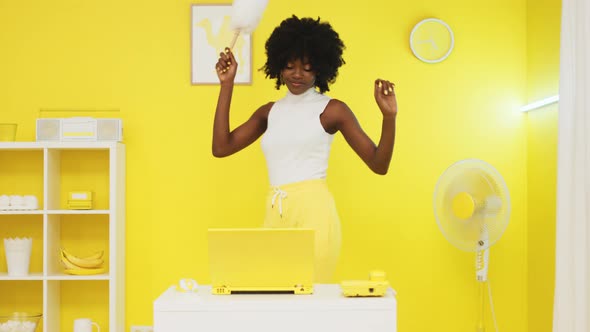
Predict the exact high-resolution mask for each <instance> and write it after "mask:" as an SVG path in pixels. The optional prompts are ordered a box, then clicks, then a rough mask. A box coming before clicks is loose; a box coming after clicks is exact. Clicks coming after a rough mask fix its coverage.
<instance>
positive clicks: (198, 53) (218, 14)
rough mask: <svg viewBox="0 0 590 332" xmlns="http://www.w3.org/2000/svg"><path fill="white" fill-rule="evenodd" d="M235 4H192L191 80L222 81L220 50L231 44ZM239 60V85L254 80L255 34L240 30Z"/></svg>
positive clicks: (237, 45) (235, 48) (236, 46)
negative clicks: (253, 46)
mask: <svg viewBox="0 0 590 332" xmlns="http://www.w3.org/2000/svg"><path fill="white" fill-rule="evenodd" d="M231 9H232V7H231V4H193V5H191V83H192V84H193V85H195V84H219V79H218V78H217V73H216V71H215V64H216V63H217V59H218V58H219V53H221V52H223V51H224V49H225V48H226V47H229V44H230V43H231V41H232V39H233V37H234V31H233V30H232V29H231V27H230V21H231ZM232 51H233V53H234V56H235V57H236V61H237V62H238V72H237V73H236V79H235V83H236V84H251V83H252V36H251V34H246V33H240V35H239V36H238V39H237V40H236V43H235V45H234V47H233V49H232Z"/></svg>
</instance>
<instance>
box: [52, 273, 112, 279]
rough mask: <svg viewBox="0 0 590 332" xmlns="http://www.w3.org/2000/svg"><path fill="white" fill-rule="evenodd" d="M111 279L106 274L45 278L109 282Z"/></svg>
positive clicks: (58, 275)
mask: <svg viewBox="0 0 590 332" xmlns="http://www.w3.org/2000/svg"><path fill="white" fill-rule="evenodd" d="M110 278H111V277H110V276H109V274H108V273H103V274H95V275H91V276H76V275H71V274H65V273H62V274H52V275H49V276H47V277H46V278H45V279H47V280H109V279H110Z"/></svg>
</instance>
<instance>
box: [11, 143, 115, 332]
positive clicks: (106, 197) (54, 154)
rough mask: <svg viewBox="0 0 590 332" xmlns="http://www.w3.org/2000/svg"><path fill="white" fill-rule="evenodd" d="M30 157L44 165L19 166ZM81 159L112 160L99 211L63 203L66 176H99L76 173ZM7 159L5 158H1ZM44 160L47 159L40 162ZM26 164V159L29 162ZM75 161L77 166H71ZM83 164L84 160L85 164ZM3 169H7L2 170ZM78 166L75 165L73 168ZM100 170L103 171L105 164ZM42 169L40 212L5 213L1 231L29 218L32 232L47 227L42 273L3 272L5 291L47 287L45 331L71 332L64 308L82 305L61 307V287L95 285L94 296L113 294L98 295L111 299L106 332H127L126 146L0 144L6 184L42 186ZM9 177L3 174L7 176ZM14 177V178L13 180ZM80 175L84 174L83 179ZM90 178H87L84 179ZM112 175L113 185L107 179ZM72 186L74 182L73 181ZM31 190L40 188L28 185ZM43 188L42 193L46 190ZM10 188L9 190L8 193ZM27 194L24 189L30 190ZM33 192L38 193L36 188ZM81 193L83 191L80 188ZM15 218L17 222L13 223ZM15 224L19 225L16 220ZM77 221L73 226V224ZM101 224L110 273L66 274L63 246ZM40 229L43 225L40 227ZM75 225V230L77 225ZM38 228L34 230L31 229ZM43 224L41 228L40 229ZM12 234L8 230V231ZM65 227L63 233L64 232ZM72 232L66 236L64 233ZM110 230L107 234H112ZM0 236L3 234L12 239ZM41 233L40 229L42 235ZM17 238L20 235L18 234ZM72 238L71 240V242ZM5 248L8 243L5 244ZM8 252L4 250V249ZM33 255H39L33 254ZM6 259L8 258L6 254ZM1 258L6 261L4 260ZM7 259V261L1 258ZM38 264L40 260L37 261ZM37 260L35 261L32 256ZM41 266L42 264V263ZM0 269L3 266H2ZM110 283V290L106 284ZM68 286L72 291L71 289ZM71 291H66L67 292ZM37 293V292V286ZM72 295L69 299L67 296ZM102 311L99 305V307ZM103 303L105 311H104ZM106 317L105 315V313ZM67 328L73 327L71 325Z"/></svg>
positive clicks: (107, 163) (43, 298)
mask: <svg viewBox="0 0 590 332" xmlns="http://www.w3.org/2000/svg"><path fill="white" fill-rule="evenodd" d="M21 153H22V156H26V158H28V159H31V160H34V161H37V160H39V161H40V162H42V166H41V165H30V166H29V165H28V163H25V162H22V161H21V162H20V164H19V160H18V158H19V156H20V155H21ZM78 153H79V154H80V156H81V157H80V158H84V156H86V154H87V153H98V154H99V155H100V156H101V157H104V158H102V159H106V158H108V162H105V163H101V165H103V166H102V167H106V168H108V169H107V170H99V171H98V172H101V173H100V174H105V176H104V177H103V178H105V179H103V180H104V182H106V181H108V188H107V189H106V190H107V191H108V193H97V194H102V196H101V197H102V198H103V202H105V203H104V204H102V205H106V204H107V203H106V202H108V206H96V208H97V209H96V210H68V209H66V206H65V204H64V197H65V195H66V192H65V191H68V190H70V188H69V187H68V188H65V189H64V188H62V187H61V186H62V183H63V179H62V177H63V176H64V174H65V173H66V172H67V174H68V176H70V177H71V176H72V174H73V175H74V176H78V175H79V176H80V177H86V179H87V181H88V179H91V178H92V177H93V176H96V174H95V173H96V172H97V170H96V169H95V168H94V166H92V167H89V168H90V169H84V168H81V169H80V170H77V169H76V155H77V154H78ZM2 154H5V155H4V158H3V157H2ZM64 154H67V166H66V167H67V168H68V169H67V171H64V170H63V169H62V162H63V160H64V158H62V155H64ZM41 156H42V157H41ZM28 159H27V160H28ZM72 160H73V161H72ZM80 161H81V162H82V161H83V160H80ZM11 162H14V163H15V164H16V165H17V166H21V168H27V169H25V170H23V171H22V172H21V171H20V169H19V167H17V166H15V167H11V166H10V165H9V164H10V163H11ZM2 164H4V165H2ZM83 164H85V165H93V164H92V162H89V161H84V163H83ZM72 165H74V166H72ZM98 167H101V166H100V165H99V166H98ZM41 169H42V184H38V185H36V186H37V188H38V189H37V191H38V192H39V196H41V195H42V199H39V205H40V206H39V210H33V211H0V231H2V228H3V225H2V224H3V222H8V221H7V220H11V221H10V222H11V227H12V229H18V227H19V226H18V221H19V218H28V219H27V220H29V219H32V221H30V222H28V227H33V228H36V227H39V228H41V227H42V237H41V236H39V238H41V239H42V242H43V243H42V250H41V251H42V256H43V257H42V262H43V263H42V266H43V267H42V271H35V270H32V271H31V273H30V274H29V275H28V276H26V277H18V278H15V277H9V276H8V273H7V270H2V269H0V286H1V285H2V283H3V282H18V283H17V285H22V284H23V283H25V286H20V287H27V286H26V283H28V282H42V285H43V286H42V289H43V294H42V303H43V304H42V310H43V332H62V331H71V329H72V326H60V325H61V322H62V321H63V320H64V319H65V320H68V318H64V317H68V316H67V315H66V314H64V313H63V312H62V311H65V310H66V309H65V307H68V306H69V307H72V306H83V305H84V304H80V303H78V302H76V303H75V304H74V305H71V304H69V303H62V298H61V294H62V293H63V292H62V287H66V285H69V284H68V283H70V284H71V283H74V289H78V288H82V289H84V287H78V288H76V286H79V285H80V284H75V283H78V282H80V283H84V282H90V284H89V285H90V286H89V287H90V288H93V287H94V288H95V289H94V290H90V291H91V292H93V293H92V294H93V295H95V294H96V292H97V290H96V289H98V291H99V292H100V291H104V292H108V295H106V294H99V295H100V297H101V298H108V308H104V310H103V311H105V312H106V310H108V326H105V325H107V324H105V322H103V323H102V324H101V331H103V332H104V331H110V332H120V331H124V330H125V317H124V314H125V146H124V145H123V144H121V143H117V142H0V177H1V179H5V180H6V179H8V181H7V182H10V181H11V180H12V179H15V180H14V181H15V183H16V181H21V182H23V183H25V182H26V183H29V182H35V181H40V180H39V179H40V178H41V174H37V173H41ZM2 172H4V174H2ZM11 172H14V173H15V174H14V175H12V174H11ZM27 172H30V173H31V174H30V178H31V180H30V181H26V180H27ZM78 173H79V174H78ZM85 173H87V174H85ZM106 176H108V180H106ZM69 181H70V182H75V181H72V180H71V179H70V180H69ZM15 183H13V184H12V185H11V186H12V187H13V188H14V187H15V186H18V183H16V184H15ZM28 186H29V187H28V188H25V189H29V191H31V189H30V188H33V187H34V186H35V184H34V183H33V184H30V183H29V184H28ZM41 186H42V190H41ZM2 189H3V187H2V184H1V183H0V194H11V193H3V192H2ZM4 189H5V188H4ZM25 189H23V190H25ZM32 190H35V188H33V189H32ZM76 190H82V189H76ZM11 217H14V218H11ZM13 220H15V221H16V224H15V222H14V221H13ZM72 220H73V221H74V223H73V222H72ZM97 220H98V222H99V223H100V224H101V226H99V227H103V228H104V229H105V232H104V234H102V233H101V234H102V235H99V236H104V237H106V236H108V239H100V241H102V242H104V243H105V244H108V247H107V248H104V249H105V255H106V254H108V256H106V257H105V262H106V263H105V267H106V271H107V272H106V273H105V274H100V275H91V276H75V275H68V274H64V272H63V270H64V268H63V267H62V266H61V264H60V262H59V259H58V257H59V255H58V253H59V248H60V247H62V246H63V241H72V240H75V241H84V239H83V238H80V239H77V238H76V239H72V238H71V237H75V236H72V234H73V233H75V232H76V231H77V230H78V229H80V230H83V229H84V227H85V226H86V227H90V226H91V225H89V224H87V223H96V222H97ZM37 224H38V226H37ZM72 224H74V226H72ZM15 225H16V226H15ZM31 225H34V226H31ZM41 225H42V226H41ZM6 228H7V229H8V227H6ZM62 228H63V229H62ZM65 229H67V232H64V230H65ZM107 229H108V230H107ZM9 231H10V230H8V231H5V232H4V233H2V232H0V235H4V236H10V235H9V234H6V232H9ZM39 232H41V230H39ZM15 236H16V235H15ZM68 237H70V238H68ZM0 246H2V247H3V243H0ZM2 249H3V248H2ZM33 255H35V252H34V251H33ZM2 256H3V255H2ZM0 257H1V256H0ZM2 259H4V258H3V257H2ZM37 259H39V257H37ZM31 260H33V257H31ZM39 265H40V264H39ZM0 266H1V265H0ZM93 282H100V283H105V285H103V287H98V288H97V287H96V284H94V283H93ZM106 283H108V286H107V285H106ZM68 287H69V286H68ZM68 287H66V288H68ZM33 288H35V287H33ZM68 296H70V295H68ZM5 301H10V298H9V299H6V298H4V299H3V297H2V296H0V307H2V308H10V306H11V303H6V302H5ZM88 305H89V306H90V307H92V308H94V307H95V306H97V304H96V303H89V304H88ZM98 306H99V307H100V304H99V305H98ZM104 306H105V305H104V303H103V304H102V307H104ZM69 307H68V308H67V310H69V311H75V310H76V308H73V309H72V308H69ZM105 316H106V313H105ZM67 324H70V322H69V321H67Z"/></svg>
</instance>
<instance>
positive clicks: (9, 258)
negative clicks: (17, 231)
mask: <svg viewBox="0 0 590 332" xmlns="http://www.w3.org/2000/svg"><path fill="white" fill-rule="evenodd" d="M32 244H33V239H32V238H22V239H20V238H14V239H12V238H8V239H4V252H5V254H6V265H7V267H8V276H10V277H23V276H27V275H28V274H29V266H30V262H31V248H32Z"/></svg>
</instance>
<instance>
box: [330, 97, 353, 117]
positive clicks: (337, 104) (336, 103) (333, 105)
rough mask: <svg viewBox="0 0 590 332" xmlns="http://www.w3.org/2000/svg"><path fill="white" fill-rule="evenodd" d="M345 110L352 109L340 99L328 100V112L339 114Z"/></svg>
mask: <svg viewBox="0 0 590 332" xmlns="http://www.w3.org/2000/svg"><path fill="white" fill-rule="evenodd" d="M343 111H350V108H349V107H348V105H346V103H345V102H343V101H342V100H340V99H336V98H332V99H330V101H329V102H328V105H326V112H330V113H336V114H338V113H342V112H343Z"/></svg>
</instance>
